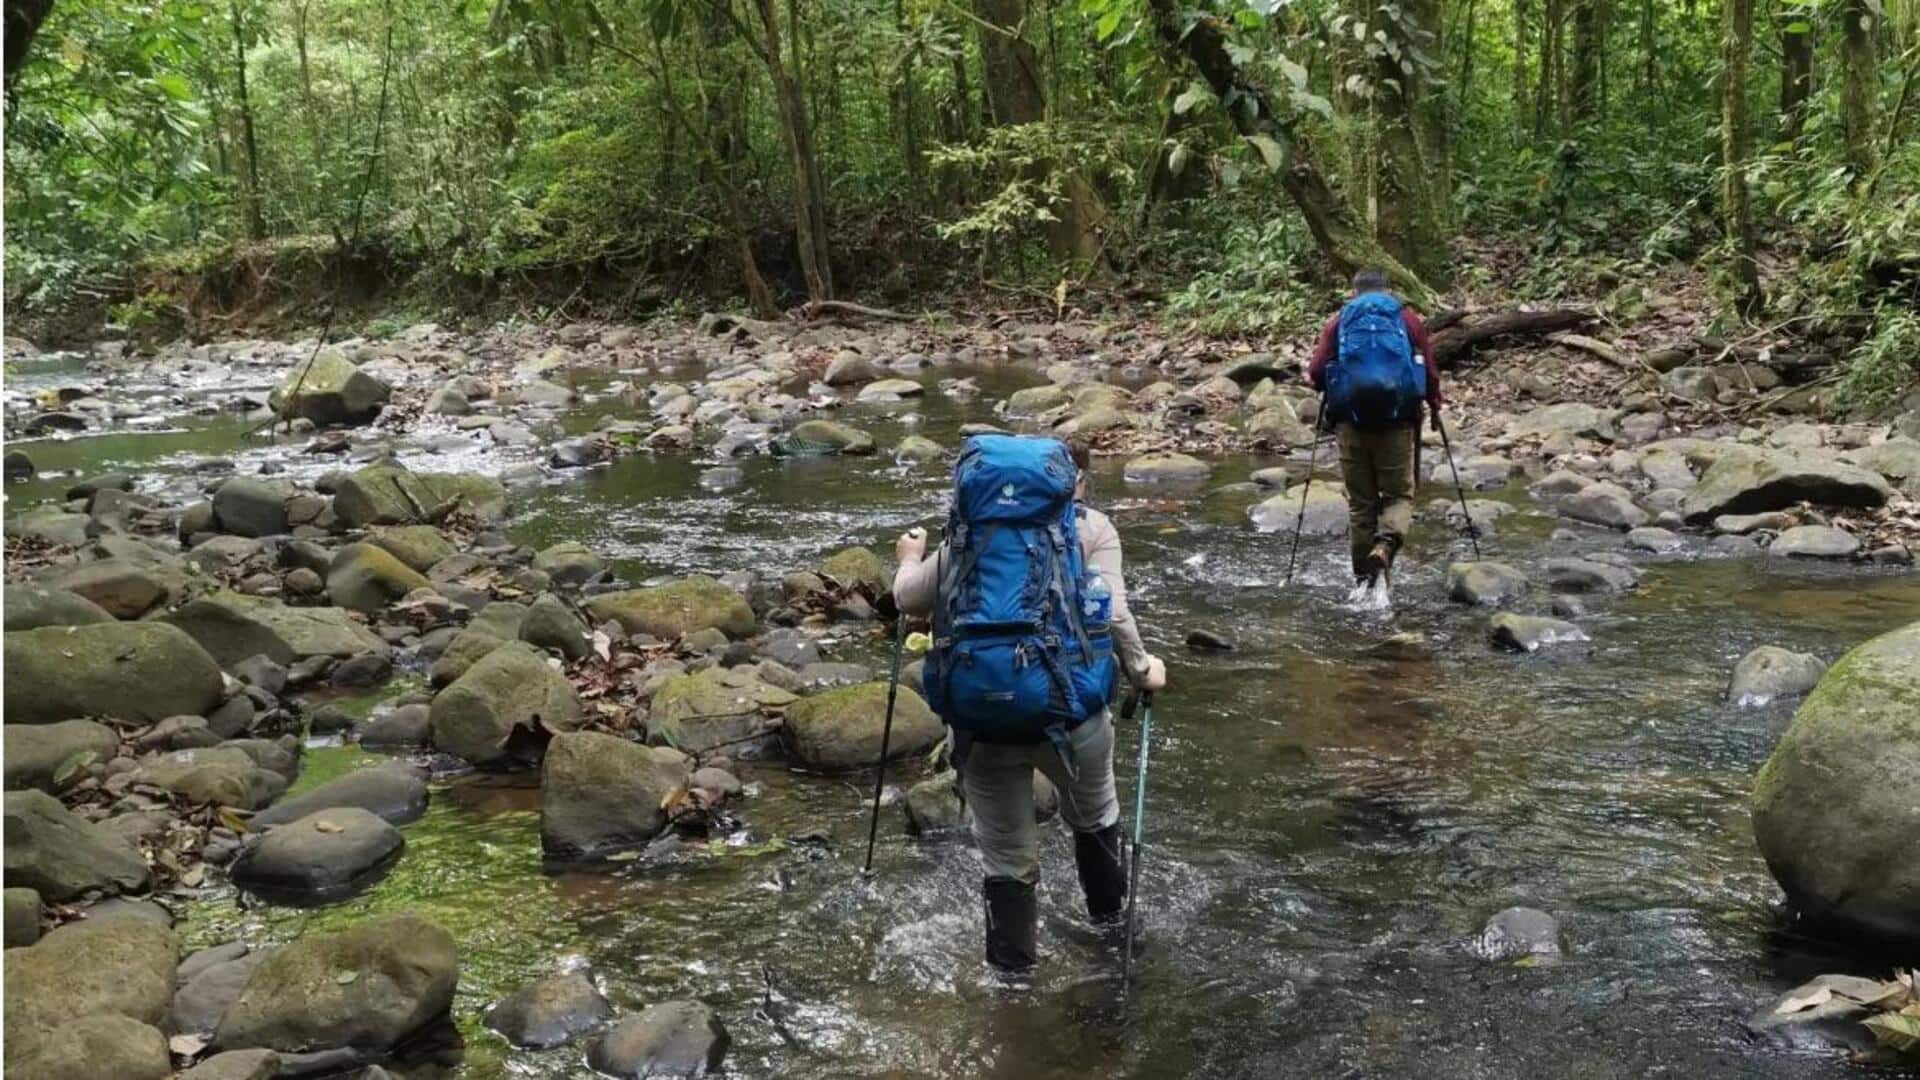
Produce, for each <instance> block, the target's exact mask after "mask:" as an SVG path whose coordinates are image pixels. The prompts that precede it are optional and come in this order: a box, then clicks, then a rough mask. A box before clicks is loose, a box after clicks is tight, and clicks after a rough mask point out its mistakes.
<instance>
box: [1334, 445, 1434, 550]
mask: <svg viewBox="0 0 1920 1080" xmlns="http://www.w3.org/2000/svg"><path fill="white" fill-rule="evenodd" d="M1336 434H1337V435H1338V436H1339V440H1340V470H1341V472H1342V473H1343V474H1344V476H1343V479H1344V480H1345V481H1346V485H1347V544H1348V547H1349V548H1350V549H1351V551H1352V553H1353V573H1354V575H1355V576H1356V577H1364V576H1365V575H1366V574H1368V573H1369V568H1368V566H1367V555H1368V553H1370V552H1371V551H1372V550H1373V545H1375V544H1378V543H1383V542H1384V543H1386V544H1389V545H1391V546H1392V549H1393V550H1394V551H1396V552H1397V551H1399V550H1400V545H1401V544H1403V543H1405V542H1406V539H1407V530H1408V529H1410V528H1412V527H1413V450H1414V445H1415V444H1416V443H1417V442H1418V441H1419V438H1420V425H1419V424H1418V423H1413V424H1401V425H1399V426H1397V427H1390V428H1378V429H1372V430H1369V429H1365V428H1358V427H1355V426H1353V425H1352V424H1349V423H1342V424H1341V425H1340V426H1339V427H1338V428H1337V429H1336Z"/></svg>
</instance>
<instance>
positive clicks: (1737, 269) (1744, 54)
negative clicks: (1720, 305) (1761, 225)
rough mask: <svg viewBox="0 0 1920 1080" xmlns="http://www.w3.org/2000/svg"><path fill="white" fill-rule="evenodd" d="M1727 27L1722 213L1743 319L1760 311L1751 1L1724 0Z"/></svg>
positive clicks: (1722, 155)
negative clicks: (1751, 137)
mask: <svg viewBox="0 0 1920 1080" xmlns="http://www.w3.org/2000/svg"><path fill="white" fill-rule="evenodd" d="M1725 3H1726V26H1725V41H1724V45H1725V48H1724V54H1723V59H1724V62H1725V66H1726V75H1725V77H1724V80H1723V81H1722V83H1721V115H1720V145H1721V165H1722V166H1723V167H1724V169H1725V172H1726V191H1725V194H1724V197H1723V202H1724V205H1723V207H1722V210H1721V212H1722V214H1723V215H1724V216H1725V223H1726V225H1725V227H1726V233H1727V240H1728V243H1729V244H1730V245H1731V246H1732V248H1733V264H1734V265H1733V268H1734V275H1735V277H1736V279H1737V280H1738V281H1739V283H1740V296H1739V298H1738V301H1737V303H1738V304H1739V307H1740V312H1741V314H1742V315H1745V316H1748V317H1751V316H1753V315H1754V314H1756V313H1757V312H1758V311H1759V309H1760V304H1761V302H1762V300H1763V297H1762V296H1761V293H1760V267H1759V264H1758V263H1756V262H1755V261H1754V253H1753V246H1754V238H1753V210H1752V207H1751V206H1750V205H1749V204H1748V197H1747V152H1748V151H1747V143H1748V135H1747V66H1748V61H1749V59H1750V57H1751V54H1752V52H1753V0H1725Z"/></svg>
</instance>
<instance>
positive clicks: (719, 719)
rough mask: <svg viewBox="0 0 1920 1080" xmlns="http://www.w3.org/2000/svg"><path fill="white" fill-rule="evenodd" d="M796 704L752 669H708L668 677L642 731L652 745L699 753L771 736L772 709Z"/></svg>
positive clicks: (653, 702)
mask: <svg viewBox="0 0 1920 1080" xmlns="http://www.w3.org/2000/svg"><path fill="white" fill-rule="evenodd" d="M795 700H797V699H796V697H795V696H794V694H792V693H791V692H789V691H787V690H783V689H781V688H780V687H778V686H774V685H772V684H770V683H767V682H764V681H762V680H761V679H760V677H759V675H758V673H757V671H756V670H755V669H754V668H750V667H733V668H726V667H710V668H706V669H704V670H702V671H698V672H695V673H693V674H691V675H674V676H671V677H669V678H668V679H667V680H666V681H665V682H664V683H662V684H661V685H660V688H659V689H658V690H655V691H654V694H653V701H652V709H651V712H650V713H649V714H648V718H647V732H648V736H649V737H650V738H651V739H652V740H653V741H654V742H656V743H665V744H666V745H668V746H671V747H674V748H675V749H677V750H680V751H682V752H684V753H689V754H698V753H702V752H705V751H707V750H711V749H714V748H715V747H719V746H724V745H728V744H731V743H746V742H750V741H752V740H754V739H756V738H758V737H761V736H767V735H771V734H772V733H773V730H774V728H776V727H777V726H778V722H777V721H776V720H775V719H774V716H773V715H772V714H773V713H774V711H776V710H779V709H782V708H785V707H786V706H788V705H791V704H792V703H793V702H794V701H795Z"/></svg>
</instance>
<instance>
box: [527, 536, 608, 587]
mask: <svg viewBox="0 0 1920 1080" xmlns="http://www.w3.org/2000/svg"><path fill="white" fill-rule="evenodd" d="M602 565H603V564H602V563H601V561H600V556H599V554H597V553H596V552H595V551H594V550H593V549H592V548H590V547H588V546H587V545H585V544H582V543H580V542H579V541H577V540H563V541H561V542H560V543H558V544H555V545H553V546H552V547H549V548H545V549H543V550H541V552H540V553H539V554H538V555H535V556H534V557H533V568H534V569H535V570H538V571H540V572H541V573H543V574H545V575H547V576H548V577H549V578H551V579H553V583H554V584H555V585H584V584H586V583H587V581H589V580H590V579H592V577H593V576H594V575H595V574H598V573H599V572H600V570H601V568H602Z"/></svg>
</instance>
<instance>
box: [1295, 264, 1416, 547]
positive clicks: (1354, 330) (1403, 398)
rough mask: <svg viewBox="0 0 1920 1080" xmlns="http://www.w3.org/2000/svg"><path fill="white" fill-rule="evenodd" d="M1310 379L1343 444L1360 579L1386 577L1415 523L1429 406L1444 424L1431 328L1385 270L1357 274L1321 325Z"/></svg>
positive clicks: (1351, 541) (1325, 421) (1351, 540)
mask: <svg viewBox="0 0 1920 1080" xmlns="http://www.w3.org/2000/svg"><path fill="white" fill-rule="evenodd" d="M1306 378H1307V383H1308V385H1310V386H1312V387H1313V388H1314V389H1315V390H1318V391H1320V392H1321V395H1322V396H1321V419H1320V426H1321V427H1330V428H1332V429H1333V430H1334V433H1335V435H1336V437H1337V439H1338V441H1339V444H1340V470H1341V473H1342V475H1343V478H1344V480H1345V482H1346V488H1347V541H1348V545H1349V547H1350V549H1351V553H1352V556H1353V576H1354V579H1355V581H1356V582H1358V583H1359V584H1362V585H1366V584H1370V583H1372V582H1374V581H1376V580H1384V579H1385V578H1386V577H1387V576H1388V575H1389V574H1390V572H1391V571H1392V568H1393V560H1394V557H1395V556H1396V555H1397V554H1398V553H1399V551H1400V547H1401V545H1402V544H1404V543H1405V542H1406V538H1407V530H1408V529H1409V528H1411V527H1412V525H1413V488H1414V483H1415V477H1414V471H1415V460H1416V451H1417V450H1418V448H1419V443H1420V410H1421V406H1422V404H1423V403H1424V405H1425V406H1426V408H1427V410H1428V413H1429V416H1430V418H1431V421H1432V424H1433V428H1434V430H1435V431H1439V430H1441V428H1440V405H1441V402H1442V398H1441V395H1440V369H1439V367H1438V366H1436V365H1435V363H1434V360H1433V348H1432V346H1431V345H1430V344H1429V343H1428V340H1427V324H1426V323H1425V321H1423V320H1422V319H1421V318H1420V316H1419V315H1418V314H1417V313H1415V312H1414V310H1413V309H1412V308H1410V307H1408V306H1407V305H1406V303H1405V302H1403V301H1402V300H1401V299H1400V298H1399V297H1397V296H1395V295H1394V294H1393V293H1392V291H1391V290H1390V289H1389V288H1388V281H1387V275H1386V274H1385V273H1383V272H1381V271H1379V270H1362V271H1360V272H1359V273H1356V274H1355V275H1353V298H1352V299H1350V300H1348V301H1347V303H1346V304H1345V306H1343V307H1342V308H1341V309H1340V312H1339V313H1338V314H1336V315H1335V316H1333V317H1332V318H1331V319H1328V320H1327V324H1326V326H1325V327H1323V328H1322V329H1321V331H1320V341H1319V343H1318V344H1317V345H1315V346H1314V349H1313V354H1312V356H1311V357H1310V358H1309V359H1308V361H1307V371H1306ZM1309 479H1311V478H1309Z"/></svg>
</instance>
